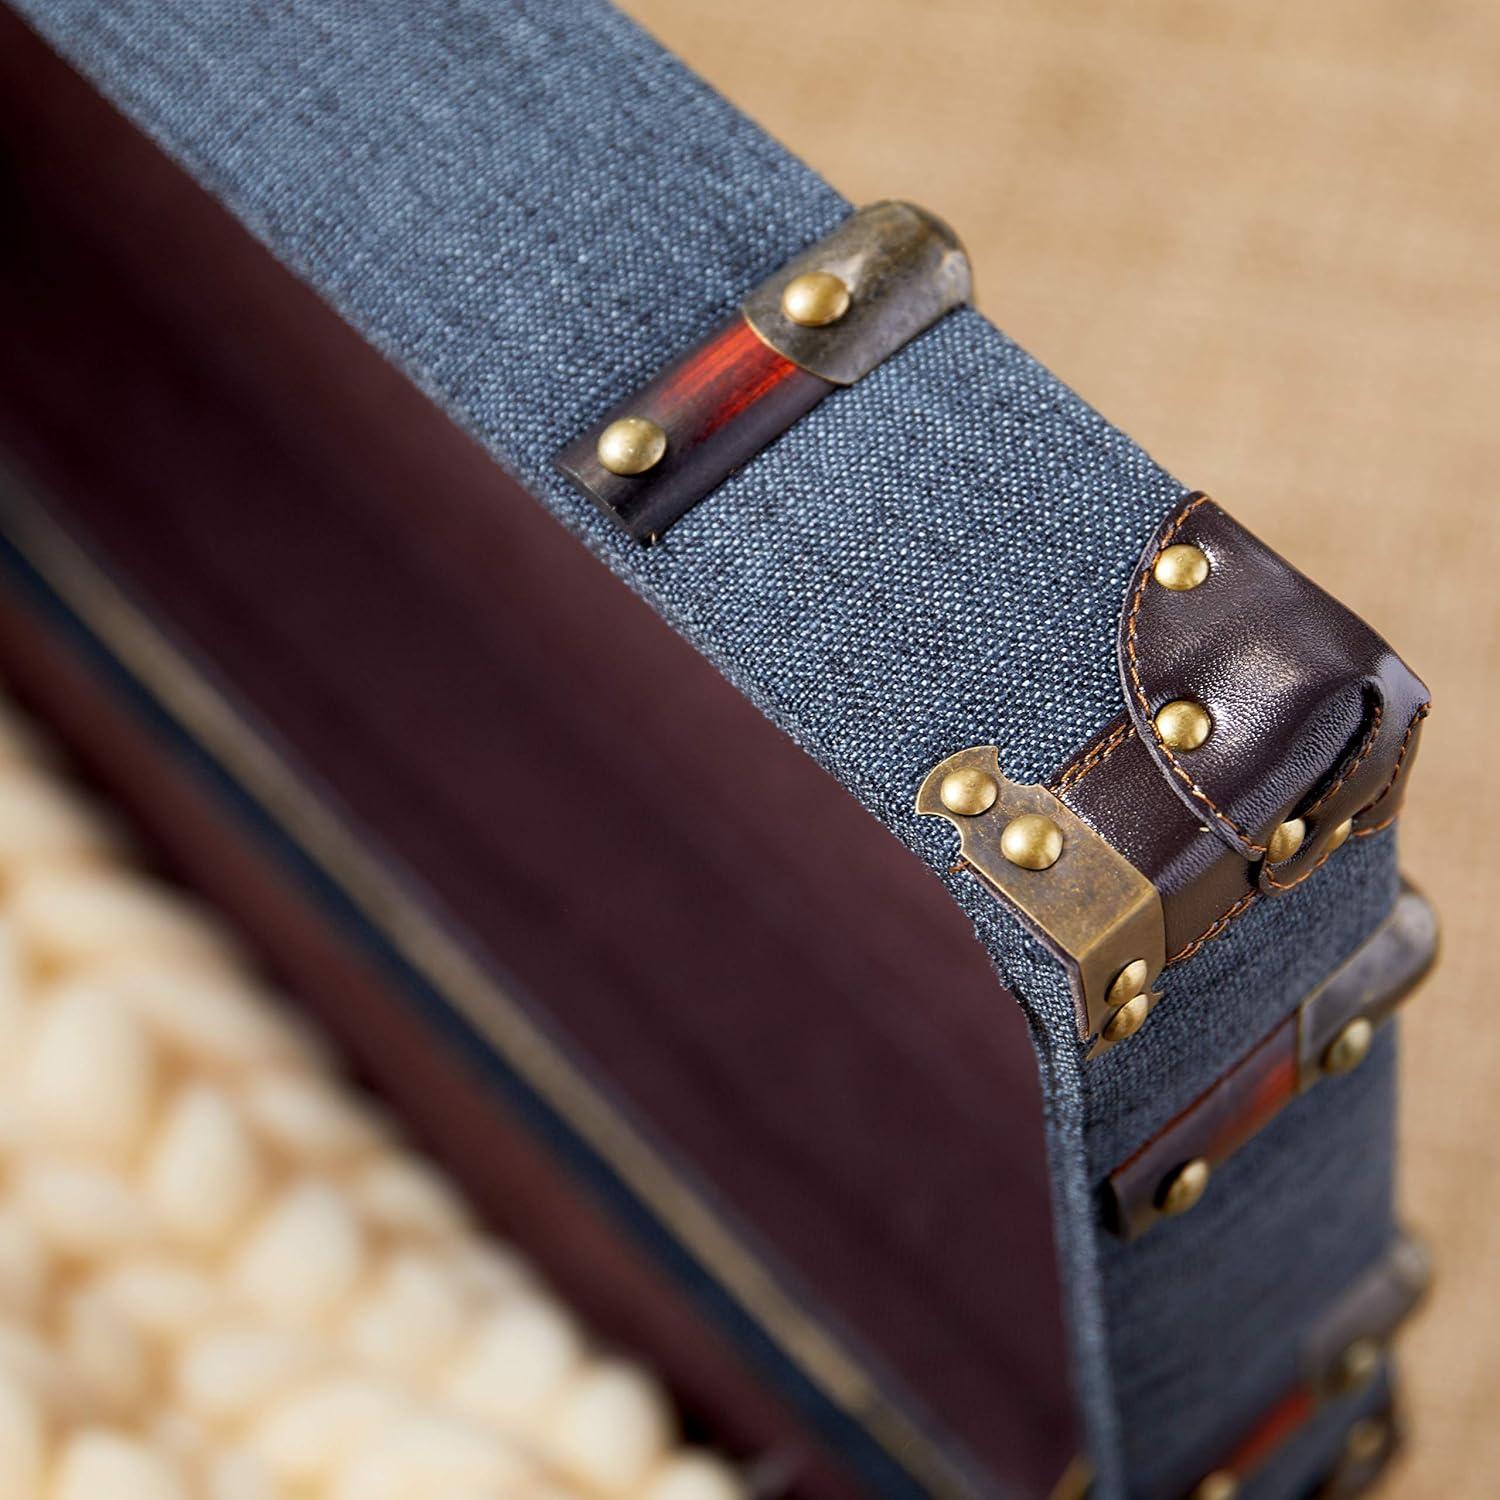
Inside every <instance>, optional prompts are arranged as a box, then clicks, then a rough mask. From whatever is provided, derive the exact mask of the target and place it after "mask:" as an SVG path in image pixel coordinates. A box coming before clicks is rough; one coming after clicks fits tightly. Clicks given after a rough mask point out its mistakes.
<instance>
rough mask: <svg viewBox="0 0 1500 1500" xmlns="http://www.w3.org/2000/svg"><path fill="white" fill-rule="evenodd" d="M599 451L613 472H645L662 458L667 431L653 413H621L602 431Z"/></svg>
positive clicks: (665, 448)
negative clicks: (641, 415)
mask: <svg viewBox="0 0 1500 1500" xmlns="http://www.w3.org/2000/svg"><path fill="white" fill-rule="evenodd" d="M597 451H598V454H599V462H600V463H601V464H603V465H604V467H605V468H606V469H608V470H609V472H610V473H611V474H644V473H645V472H646V470H647V469H654V468H655V467H656V465H657V464H659V463H660V462H661V461H662V458H663V456H664V455H665V454H666V451H667V435H666V433H664V432H663V431H662V430H661V428H660V427H658V426H657V425H656V423H655V422H653V421H652V420H651V418H650V417H621V418H620V420H619V421H618V422H611V423H610V424H609V426H608V427H606V428H605V429H604V431H603V432H601V433H600V434H599V443H598V449H597Z"/></svg>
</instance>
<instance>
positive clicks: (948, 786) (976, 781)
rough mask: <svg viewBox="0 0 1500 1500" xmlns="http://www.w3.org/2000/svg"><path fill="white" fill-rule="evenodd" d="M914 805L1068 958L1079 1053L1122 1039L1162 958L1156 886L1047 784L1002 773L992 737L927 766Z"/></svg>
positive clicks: (1148, 1001) (1146, 1006)
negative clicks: (1083, 1045)
mask: <svg viewBox="0 0 1500 1500" xmlns="http://www.w3.org/2000/svg"><path fill="white" fill-rule="evenodd" d="M916 810H917V812H919V813H921V814H923V815H924V816H927V817H937V818H946V819H947V820H948V821H949V822H950V823H952V824H953V826H954V827H955V828H956V829H957V830H958V834H959V847H960V850H961V852H962V855H963V859H964V861H965V863H966V864H967V865H968V866H969V868H970V869H972V870H973V871H974V873H975V874H976V875H978V876H979V878H980V879H981V880H982V881H984V883H985V884H986V885H987V886H988V887H989V888H990V889H991V890H992V891H993V892H994V893H995V894H996V895H997V896H999V897H1000V898H1001V899H1002V900H1003V901H1005V902H1006V903H1008V904H1009V905H1010V906H1012V907H1014V908H1015V910H1016V912H1017V913H1018V914H1019V915H1020V917H1021V918H1022V920H1023V921H1024V922H1025V923H1026V924H1027V926H1028V927H1030V928H1031V929H1032V931H1034V932H1035V933H1036V934H1037V936H1038V937H1040V938H1041V939H1042V941H1043V942H1045V943H1046V944H1047V946H1048V947H1049V948H1051V949H1052V950H1053V951H1054V952H1055V953H1056V954H1057V955H1058V956H1059V957H1060V958H1062V959H1063V960H1064V962H1065V963H1066V964H1067V966H1068V969H1069V972H1070V975H1071V977H1072V981H1073V993H1074V999H1075V1002H1076V1006H1077V1016H1078V1027H1079V1035H1080V1037H1082V1038H1083V1039H1084V1040H1088V1039H1089V1038H1091V1037H1097V1038H1098V1041H1097V1042H1096V1044H1095V1046H1094V1048H1093V1049H1092V1051H1091V1052H1090V1056H1094V1055H1096V1054H1097V1053H1099V1052H1101V1051H1104V1050H1105V1049H1107V1048H1108V1047H1110V1046H1112V1045H1114V1044H1115V1043H1116V1042H1119V1041H1123V1040H1124V1039H1125V1038H1126V1037H1127V1036H1131V1035H1133V1034H1134V1033H1135V1032H1136V1031H1137V1030H1138V1029H1139V1028H1140V1025H1141V1023H1142V1022H1143V1021H1144V1020H1145V1019H1146V1017H1147V1015H1148V1014H1149V1013H1150V1010H1151V1007H1152V1006H1153V1005H1154V1004H1155V1001H1156V995H1155V991H1154V989H1153V988H1152V986H1153V985H1154V983H1155V981H1156V978H1157V976H1158V975H1159V974H1160V973H1161V971H1162V968H1163V966H1164V965H1165V962H1166V928H1165V922H1164V919H1163V914H1162V905H1161V897H1160V895H1159V894H1158V893H1157V890H1156V887H1155V886H1154V885H1152V884H1151V882H1150V881H1149V880H1147V879H1146V877H1145V876H1144V875H1142V874H1141V872H1140V871H1139V870H1138V869H1136V867H1135V866H1134V865H1133V864H1131V863H1130V861H1129V860H1128V859H1126V858H1125V856H1124V855H1123V854H1121V853H1120V852H1119V851H1118V850H1116V849H1115V848H1113V847H1112V846H1111V845H1110V844H1108V843H1107V842H1106V841H1105V840H1104V839H1103V838H1101V837H1100V836H1099V834H1097V833H1096V832H1095V831H1094V830H1093V829H1092V828H1091V827H1089V825H1088V824H1087V823H1085V822H1084V821H1083V819H1082V818H1080V817H1079V816H1078V815H1077V814H1076V813H1074V812H1072V811H1071V810H1070V809H1069V808H1067V807H1066V806H1065V805H1064V804H1063V803H1062V802H1061V801H1060V800H1059V799H1058V798H1057V797H1056V796H1054V795H1053V793H1051V792H1050V791H1048V790H1047V788H1046V787H1041V786H1022V785H1019V784H1017V783H1016V782H1013V781H1011V780H1010V779H1009V778H1008V777H1006V776H1005V775H1004V773H1003V772H1002V771H1001V770H1000V759H999V752H998V751H997V750H996V748H995V747H994V746H993V745H977V746H973V747H971V748H970V749H967V750H960V751H958V752H957V753H956V754H954V755H950V756H949V757H948V758H947V759H946V760H944V761H941V762H940V763H939V764H938V765H936V766H934V767H933V768H932V769H931V770H930V771H929V772H928V773H927V775H926V776H925V777H924V778H923V781H922V785H921V788H920V789H919V790H918V792H917V801H916Z"/></svg>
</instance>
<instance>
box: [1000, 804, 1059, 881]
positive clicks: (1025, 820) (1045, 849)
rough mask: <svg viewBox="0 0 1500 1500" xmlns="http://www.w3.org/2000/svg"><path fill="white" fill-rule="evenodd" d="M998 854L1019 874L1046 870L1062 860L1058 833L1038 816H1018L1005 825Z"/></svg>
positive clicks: (1047, 821)
mask: <svg viewBox="0 0 1500 1500" xmlns="http://www.w3.org/2000/svg"><path fill="white" fill-rule="evenodd" d="M1000 852H1001V853H1002V854H1003V855H1004V856H1005V857H1006V859H1008V860H1009V861H1010V862H1011V864H1013V865H1019V866H1020V867H1021V868H1022V869H1023V870H1046V869H1048V868H1050V867H1051V866H1052V865H1055V864H1056V863H1057V861H1058V859H1059V858H1060V857H1061V856H1062V852H1063V835H1062V829H1061V828H1059V827H1058V826H1057V824H1056V823H1054V822H1053V821H1052V819H1051V818H1046V817H1043V816H1042V814H1041V813H1022V814H1021V816H1020V817H1019V818H1012V819H1011V820H1010V822H1009V823H1007V824H1006V825H1005V832H1004V833H1002V834H1001V835H1000Z"/></svg>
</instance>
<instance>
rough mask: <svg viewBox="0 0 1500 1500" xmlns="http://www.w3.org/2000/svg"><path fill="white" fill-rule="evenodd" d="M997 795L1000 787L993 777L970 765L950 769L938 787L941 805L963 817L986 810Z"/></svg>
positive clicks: (972, 816) (991, 805)
mask: <svg viewBox="0 0 1500 1500" xmlns="http://www.w3.org/2000/svg"><path fill="white" fill-rule="evenodd" d="M999 795H1000V788H999V786H998V785H996V783H995V779H994V777H992V776H986V775H985V774H984V772H983V771H978V770H975V769H974V768H973V767H972V766H970V767H966V768H965V769H964V770H962V771H950V772H949V773H948V774H947V775H946V776H945V777H943V782H942V785H941V786H940V787H939V788H938V796H939V798H941V800H942V804H943V806H944V807H946V808H947V809H948V811H949V812H954V813H958V814H959V816H960V817H964V818H974V817H978V816H979V814H980V813H982V812H988V811H989V809H990V808H992V807H993V806H994V805H995V798H996V797H998V796H999Z"/></svg>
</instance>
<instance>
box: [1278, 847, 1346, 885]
mask: <svg viewBox="0 0 1500 1500" xmlns="http://www.w3.org/2000/svg"><path fill="white" fill-rule="evenodd" d="M1333 853H1334V851H1333V850H1332V849H1325V850H1324V851H1323V852H1322V853H1321V854H1320V855H1319V856H1318V861H1317V863H1316V864H1315V865H1313V866H1312V868H1311V869H1308V870H1304V871H1303V872H1302V873H1301V874H1300V875H1299V876H1298V877H1297V878H1296V879H1295V880H1278V879H1277V878H1276V876H1275V875H1274V874H1273V873H1272V871H1271V868H1270V866H1267V867H1266V868H1265V871H1264V872H1263V873H1264V874H1265V877H1266V883H1267V884H1268V885H1273V886H1275V887H1276V889H1277V890H1278V891H1289V890H1291V889H1292V887H1293V886H1298V885H1301V884H1302V882H1303V881H1304V880H1306V879H1307V878H1308V876H1310V875H1315V874H1317V872H1318V871H1319V870H1321V869H1322V868H1323V866H1324V865H1325V864H1326V863H1327V862H1328V858H1329V856H1330V855H1331V854H1333Z"/></svg>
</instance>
